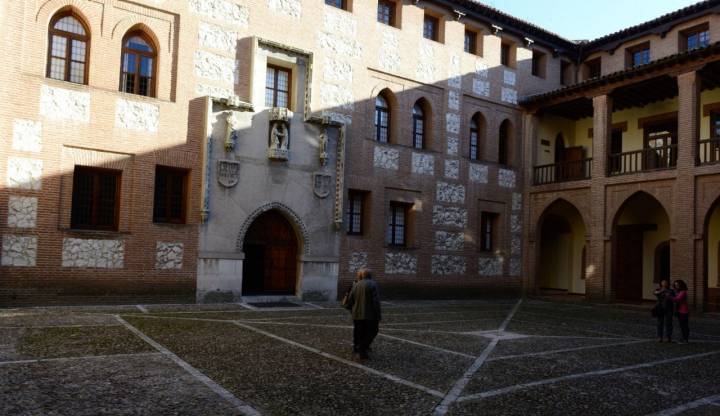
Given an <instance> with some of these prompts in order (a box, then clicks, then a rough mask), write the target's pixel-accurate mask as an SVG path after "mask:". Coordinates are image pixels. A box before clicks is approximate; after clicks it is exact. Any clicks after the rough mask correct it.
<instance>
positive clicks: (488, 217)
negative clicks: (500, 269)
mask: <svg viewBox="0 0 720 416" xmlns="http://www.w3.org/2000/svg"><path fill="white" fill-rule="evenodd" d="M499 217H500V214H498V213H497V212H491V211H480V230H479V233H478V234H479V235H478V241H480V251H482V252H485V253H491V252H493V251H494V250H495V248H496V247H497V228H498V227H497V225H498V222H499V220H498V219H499Z"/></svg>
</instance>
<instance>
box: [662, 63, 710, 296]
mask: <svg viewBox="0 0 720 416" xmlns="http://www.w3.org/2000/svg"><path fill="white" fill-rule="evenodd" d="M677 83H678V126H677V127H678V137H677V145H678V150H677V151H678V153H677V168H676V169H677V180H676V182H675V190H674V191H675V192H673V199H674V201H673V211H674V212H672V213H668V214H669V215H670V216H671V217H670V218H671V228H670V233H671V236H670V237H671V243H670V256H671V258H670V276H671V277H672V279H683V280H685V281H686V282H687V283H688V286H689V292H688V295H689V297H690V299H689V300H690V302H691V303H694V304H695V305H696V306H702V303H703V299H702V296H703V292H704V291H703V285H704V276H702V273H703V271H702V268H696V267H695V264H696V261H695V259H696V257H697V256H700V257H701V258H702V256H703V255H704V254H705V253H703V251H702V250H699V251H696V250H695V247H696V244H695V214H696V212H695V210H696V208H695V173H694V170H695V164H696V158H697V149H698V140H699V137H700V84H701V80H700V77H699V76H698V74H697V72H695V71H690V72H686V73H684V74H680V75H678V77H677ZM701 234H702V233H701Z"/></svg>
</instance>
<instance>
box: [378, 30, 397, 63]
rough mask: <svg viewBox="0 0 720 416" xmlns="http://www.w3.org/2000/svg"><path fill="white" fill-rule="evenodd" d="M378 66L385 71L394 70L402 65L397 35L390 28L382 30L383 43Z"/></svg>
mask: <svg viewBox="0 0 720 416" xmlns="http://www.w3.org/2000/svg"><path fill="white" fill-rule="evenodd" d="M378 66H380V69H384V70H385V71H389V72H394V71H397V69H398V68H399V67H400V48H399V43H398V38H397V35H396V34H395V33H393V32H391V31H389V30H385V31H383V32H382V45H381V47H380V50H379V57H378Z"/></svg>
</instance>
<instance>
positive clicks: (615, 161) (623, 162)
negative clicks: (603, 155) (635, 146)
mask: <svg viewBox="0 0 720 416" xmlns="http://www.w3.org/2000/svg"><path fill="white" fill-rule="evenodd" d="M676 164H677V144H671V145H668V146H662V147H654V148H652V147H648V148H645V149H641V150H635V151H632V152H624V153H616V154H611V155H610V156H608V176H617V175H627V174H630V173H638V172H648V171H653V170H662V169H674V168H675V165H676Z"/></svg>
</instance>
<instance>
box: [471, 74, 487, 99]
mask: <svg viewBox="0 0 720 416" xmlns="http://www.w3.org/2000/svg"><path fill="white" fill-rule="evenodd" d="M473 93H475V94H477V95H479V96H481V97H489V96H490V82H488V81H484V80H481V79H477V78H473Z"/></svg>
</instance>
